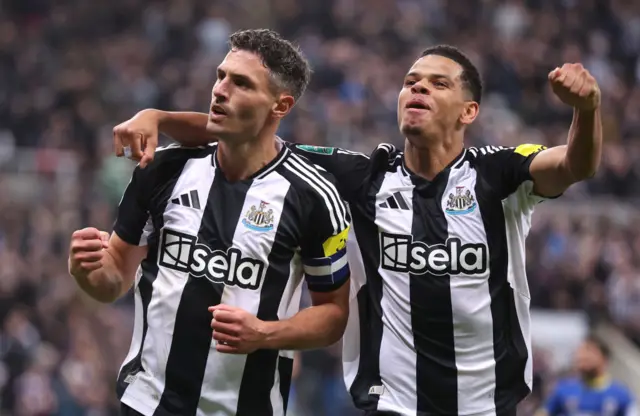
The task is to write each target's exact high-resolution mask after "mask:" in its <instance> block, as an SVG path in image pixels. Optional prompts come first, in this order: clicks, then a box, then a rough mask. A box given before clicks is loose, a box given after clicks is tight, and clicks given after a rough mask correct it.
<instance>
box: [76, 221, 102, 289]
mask: <svg viewBox="0 0 640 416" xmlns="http://www.w3.org/2000/svg"><path fill="white" fill-rule="evenodd" d="M108 247H109V233H107V232H105V231H100V230H98V229H97V228H84V229H82V230H77V231H75V232H74V233H73V234H72V235H71V244H70V247H69V273H70V274H71V275H72V276H73V277H75V278H77V279H86V278H87V276H88V275H89V273H91V272H92V271H94V270H97V269H99V268H100V267H102V258H103V257H104V255H105V252H104V250H105V249H106V248H108Z"/></svg>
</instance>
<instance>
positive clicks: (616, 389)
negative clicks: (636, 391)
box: [609, 380, 632, 399]
mask: <svg viewBox="0 0 640 416" xmlns="http://www.w3.org/2000/svg"><path fill="white" fill-rule="evenodd" d="M609 390H610V391H611V392H613V393H614V394H615V395H617V396H619V397H620V398H623V399H631V398H632V395H631V391H630V390H629V388H628V387H627V386H626V385H624V384H623V383H621V382H619V381H616V380H613V381H612V382H611V385H610V386H609Z"/></svg>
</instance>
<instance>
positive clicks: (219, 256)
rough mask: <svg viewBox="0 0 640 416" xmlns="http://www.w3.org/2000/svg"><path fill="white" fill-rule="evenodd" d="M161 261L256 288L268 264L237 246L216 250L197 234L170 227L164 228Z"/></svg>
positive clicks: (177, 268) (213, 279)
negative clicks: (201, 241) (204, 242)
mask: <svg viewBox="0 0 640 416" xmlns="http://www.w3.org/2000/svg"><path fill="white" fill-rule="evenodd" d="M158 265H159V266H161V267H166V268H168V269H172V270H175V271H178V272H183V273H189V274H190V275H191V276H193V277H196V278H205V279H207V280H209V281H211V282H212V283H222V284H225V285H227V286H238V287H241V288H243V289H254V290H255V289H258V288H259V287H260V284H261V281H262V277H263V275H264V271H265V270H266V267H267V266H266V265H265V264H264V262H262V261H260V260H256V259H254V258H251V257H246V256H244V254H243V253H242V252H241V251H240V250H238V249H237V248H235V247H230V248H229V249H227V250H226V251H223V250H212V249H211V248H210V247H208V246H206V245H204V244H201V243H198V237H196V236H193V235H189V234H185V233H181V232H179V231H175V230H171V229H167V228H165V229H164V230H163V232H162V241H161V244H160V255H159V257H158Z"/></svg>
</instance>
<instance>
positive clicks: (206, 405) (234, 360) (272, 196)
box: [196, 172, 302, 416]
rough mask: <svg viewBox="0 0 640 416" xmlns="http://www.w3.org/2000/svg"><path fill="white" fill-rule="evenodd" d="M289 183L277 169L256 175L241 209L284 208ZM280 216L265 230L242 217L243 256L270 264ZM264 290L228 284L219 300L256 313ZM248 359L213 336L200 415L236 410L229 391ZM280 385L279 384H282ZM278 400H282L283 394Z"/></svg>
mask: <svg viewBox="0 0 640 416" xmlns="http://www.w3.org/2000/svg"><path fill="white" fill-rule="evenodd" d="M290 185H291V184H290V183H289V181H287V180H286V179H285V178H283V177H282V176H281V175H280V174H278V173H275V172H271V174H270V175H269V176H268V177H265V178H262V179H255V180H254V181H253V182H252V183H251V187H250V188H249V190H248V192H247V194H246V196H245V200H244V205H243V207H242V211H241V212H243V213H245V212H248V211H249V210H250V209H251V207H254V206H255V207H257V206H259V205H260V203H261V202H262V201H269V205H268V208H269V209H273V211H274V212H276V213H281V212H283V208H284V201H285V197H286V195H287V193H288V192H289V187H290ZM280 220H281V216H280V215H275V216H274V219H273V228H272V229H271V230H269V231H262V232H255V231H253V230H251V229H249V228H247V227H245V226H244V224H243V223H242V221H239V222H238V225H237V226H236V230H235V232H234V235H233V243H232V246H233V247H235V248H237V249H238V250H240V251H241V252H242V253H243V255H244V256H247V257H249V258H252V259H255V260H259V261H261V262H263V263H264V264H269V259H268V255H269V253H270V252H271V247H272V246H273V242H274V241H275V238H276V234H277V231H278V225H279V224H280ZM266 272H267V268H266V267H265V268H264V270H263V275H262V276H261V279H260V280H261V282H262V284H264V281H265V279H264V276H265V274H266ZM289 281H290V282H295V283H293V284H294V285H298V286H299V285H300V283H301V281H302V279H301V278H299V279H297V280H296V279H295V278H294V277H293V276H289ZM261 293H262V286H261V287H260V288H259V289H257V290H246V289H242V288H241V287H239V286H228V285H225V286H224V289H223V292H222V298H221V300H220V304H225V305H232V306H236V307H238V308H241V309H244V310H245V311H247V312H249V313H250V314H252V315H257V314H258V307H259V306H260V294H261ZM246 360H247V355H232V354H222V353H219V352H218V351H217V350H216V341H215V340H214V339H213V338H212V339H211V348H210V350H209V356H208V358H207V365H206V369H205V373H204V379H203V381H202V385H203V386H206V388H203V389H202V391H201V392H200V401H199V402H198V412H197V413H196V415H197V416H206V415H212V414H217V413H216V412H219V413H220V414H225V415H231V414H235V412H236V409H237V408H238V398H239V395H238V394H229V392H236V393H237V392H238V391H240V385H241V383H242V375H243V373H244V368H245V364H246ZM276 372H277V366H276ZM277 388H278V389H279V388H280V386H279V384H278V385H277ZM279 401H280V402H281V401H282V398H281V397H280V398H279ZM273 404H274V403H273V401H272V405H273ZM280 415H282V413H280V414H278V413H275V408H274V416H280Z"/></svg>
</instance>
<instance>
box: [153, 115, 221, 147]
mask: <svg viewBox="0 0 640 416" xmlns="http://www.w3.org/2000/svg"><path fill="white" fill-rule="evenodd" d="M150 111H155V112H156V114H157V117H158V130H159V131H160V133H162V134H164V135H166V136H169V137H171V138H172V139H173V140H175V141H177V142H179V143H180V144H182V145H183V146H190V147H193V146H203V145H206V144H207V143H211V142H214V141H216V139H215V138H214V137H213V136H211V134H209V133H208V132H207V122H208V120H209V116H208V115H207V114H205V113H195V112H186V111H184V112H178V111H160V110H150Z"/></svg>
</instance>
